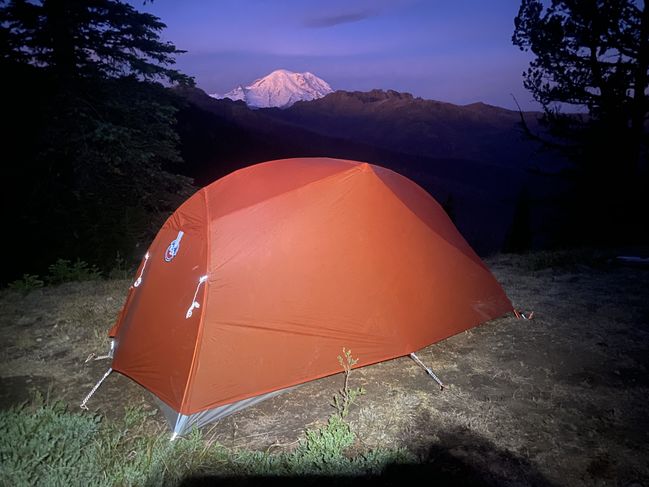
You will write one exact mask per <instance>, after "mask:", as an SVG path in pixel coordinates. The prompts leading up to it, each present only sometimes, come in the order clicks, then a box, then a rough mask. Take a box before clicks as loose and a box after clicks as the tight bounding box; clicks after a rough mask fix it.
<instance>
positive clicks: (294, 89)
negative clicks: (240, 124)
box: [210, 69, 333, 108]
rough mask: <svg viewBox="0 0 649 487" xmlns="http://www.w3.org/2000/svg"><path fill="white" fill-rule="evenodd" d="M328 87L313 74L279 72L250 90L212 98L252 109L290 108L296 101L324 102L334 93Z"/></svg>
mask: <svg viewBox="0 0 649 487" xmlns="http://www.w3.org/2000/svg"><path fill="white" fill-rule="evenodd" d="M332 92H333V90H332V89H331V86H329V84H328V83H327V82H326V81H324V80H322V79H320V78H318V77H317V76H315V75H314V74H312V73H294V72H292V71H288V70H286V69H278V70H277V71H273V72H272V73H270V74H269V75H268V76H265V77H263V78H260V79H258V80H256V81H254V82H253V83H251V84H250V85H248V86H241V85H239V86H237V87H236V88H235V89H233V90H232V91H230V92H228V93H226V94H225V95H219V94H216V93H214V94H212V95H210V96H211V97H212V98H219V99H221V98H230V99H231V100H235V101H236V100H243V101H245V102H246V105H248V106H249V107H253V108H270V107H278V108H288V107H290V106H291V105H293V104H294V103H295V102H297V101H301V100H304V101H308V100H315V99H317V98H322V97H323V96H325V95H327V94H329V93H332Z"/></svg>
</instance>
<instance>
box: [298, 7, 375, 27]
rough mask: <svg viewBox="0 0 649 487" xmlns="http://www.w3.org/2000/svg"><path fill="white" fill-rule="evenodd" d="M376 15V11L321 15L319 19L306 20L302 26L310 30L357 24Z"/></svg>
mask: <svg viewBox="0 0 649 487" xmlns="http://www.w3.org/2000/svg"><path fill="white" fill-rule="evenodd" d="M376 15H378V11H376V10H361V11H358V12H349V13H344V14H337V15H321V16H319V17H311V18H309V19H306V20H305V22H304V25H305V26H306V27H311V28H316V29H317V28H323V27H334V26H336V25H340V24H350V23H352V22H359V21H361V20H364V19H367V18H369V17H374V16H376Z"/></svg>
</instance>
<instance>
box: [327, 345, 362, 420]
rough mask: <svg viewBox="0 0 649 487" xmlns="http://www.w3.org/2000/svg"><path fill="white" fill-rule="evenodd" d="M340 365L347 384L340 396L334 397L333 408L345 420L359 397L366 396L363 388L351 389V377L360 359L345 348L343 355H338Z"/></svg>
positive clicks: (344, 385)
mask: <svg viewBox="0 0 649 487" xmlns="http://www.w3.org/2000/svg"><path fill="white" fill-rule="evenodd" d="M338 363H339V364H340V366H341V367H342V368H343V372H344V374H345V383H344V384H343V387H342V389H340V390H339V391H338V394H335V395H334V399H333V403H332V406H333V407H334V408H335V409H336V412H337V413H338V415H339V416H340V417H341V418H342V419H345V418H346V417H347V415H348V414H349V408H350V407H351V405H352V404H354V403H355V402H356V399H357V398H358V397H359V396H362V395H363V394H365V389H363V388H362V387H355V388H351V387H349V376H350V375H351V373H352V367H353V366H354V365H356V364H357V363H358V359H357V358H354V357H352V351H351V350H346V349H345V348H343V355H342V356H341V355H338Z"/></svg>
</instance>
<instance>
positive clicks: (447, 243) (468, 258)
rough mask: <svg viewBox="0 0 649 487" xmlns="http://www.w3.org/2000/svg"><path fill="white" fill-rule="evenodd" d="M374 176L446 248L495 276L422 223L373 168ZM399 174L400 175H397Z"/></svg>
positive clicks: (484, 266) (483, 271)
mask: <svg viewBox="0 0 649 487" xmlns="http://www.w3.org/2000/svg"><path fill="white" fill-rule="evenodd" d="M393 172H394V171H393ZM372 174H373V175H374V177H375V178H376V179H378V180H379V181H380V182H381V184H382V185H383V187H384V188H385V189H387V190H388V191H389V192H390V193H391V194H393V195H394V196H395V198H396V199H397V200H398V201H399V204H400V205H401V206H403V207H404V208H405V209H406V211H407V212H408V213H410V214H411V215H412V216H414V217H415V218H416V219H417V220H418V221H419V222H420V223H422V224H423V225H424V226H425V227H426V228H427V229H428V231H429V232H431V233H432V234H433V235H435V237H436V238H437V239H439V240H440V241H442V242H444V244H445V245H446V246H448V247H449V248H451V249H453V251H454V252H455V253H456V254H459V255H461V256H462V257H463V258H464V259H466V260H468V261H469V262H470V263H471V264H472V265H473V266H475V267H476V268H477V269H480V270H481V271H482V273H487V274H489V275H492V276H493V274H492V273H491V271H490V270H489V268H488V267H487V266H486V265H485V264H484V263H483V265H480V264H478V263H477V262H476V261H475V260H474V259H472V258H471V257H469V256H468V255H467V254H466V253H464V252H463V251H462V250H460V249H459V248H457V247H456V246H455V245H453V244H452V243H451V242H449V241H448V240H447V239H446V238H444V237H443V236H442V235H440V234H439V233H438V232H436V231H435V230H433V229H432V228H431V227H430V225H428V224H426V222H424V221H422V219H421V218H420V217H419V215H417V214H416V213H415V212H414V211H412V209H411V208H410V207H409V206H408V205H407V204H405V203H404V202H403V200H401V198H399V196H398V195H397V194H396V193H395V192H394V191H392V189H391V188H390V187H389V186H388V185H387V184H386V183H385V181H383V179H381V177H380V176H379V175H378V174H376V172H375V171H374V169H373V168H372ZM397 174H398V173H397ZM424 191H425V190H424ZM433 201H435V203H437V201H436V200H435V199H434V198H433ZM437 204H438V205H439V203H437ZM458 233H459V230H458ZM460 236H461V237H462V238H464V236H463V235H462V234H460ZM477 257H478V260H479V261H480V262H482V259H480V256H477ZM498 285H499V286H500V287H501V288H502V285H501V284H500V283H498ZM503 292H504V291H503ZM508 299H509V298H508Z"/></svg>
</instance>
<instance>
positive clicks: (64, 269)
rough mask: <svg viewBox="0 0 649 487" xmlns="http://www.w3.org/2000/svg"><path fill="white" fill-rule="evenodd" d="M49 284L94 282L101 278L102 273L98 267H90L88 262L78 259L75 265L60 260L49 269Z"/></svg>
mask: <svg viewBox="0 0 649 487" xmlns="http://www.w3.org/2000/svg"><path fill="white" fill-rule="evenodd" d="M48 270H49V274H48V276H47V282H48V283H49V284H61V283H63V282H71V281H93V280H96V279H100V278H101V271H100V270H99V269H98V268H97V267H96V266H94V265H93V266H88V263H87V262H84V261H83V260H80V259H77V260H76V261H75V262H74V263H72V262H71V261H69V260H66V259H58V260H57V261H56V262H55V263H54V264H52V265H50V266H49V267H48Z"/></svg>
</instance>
